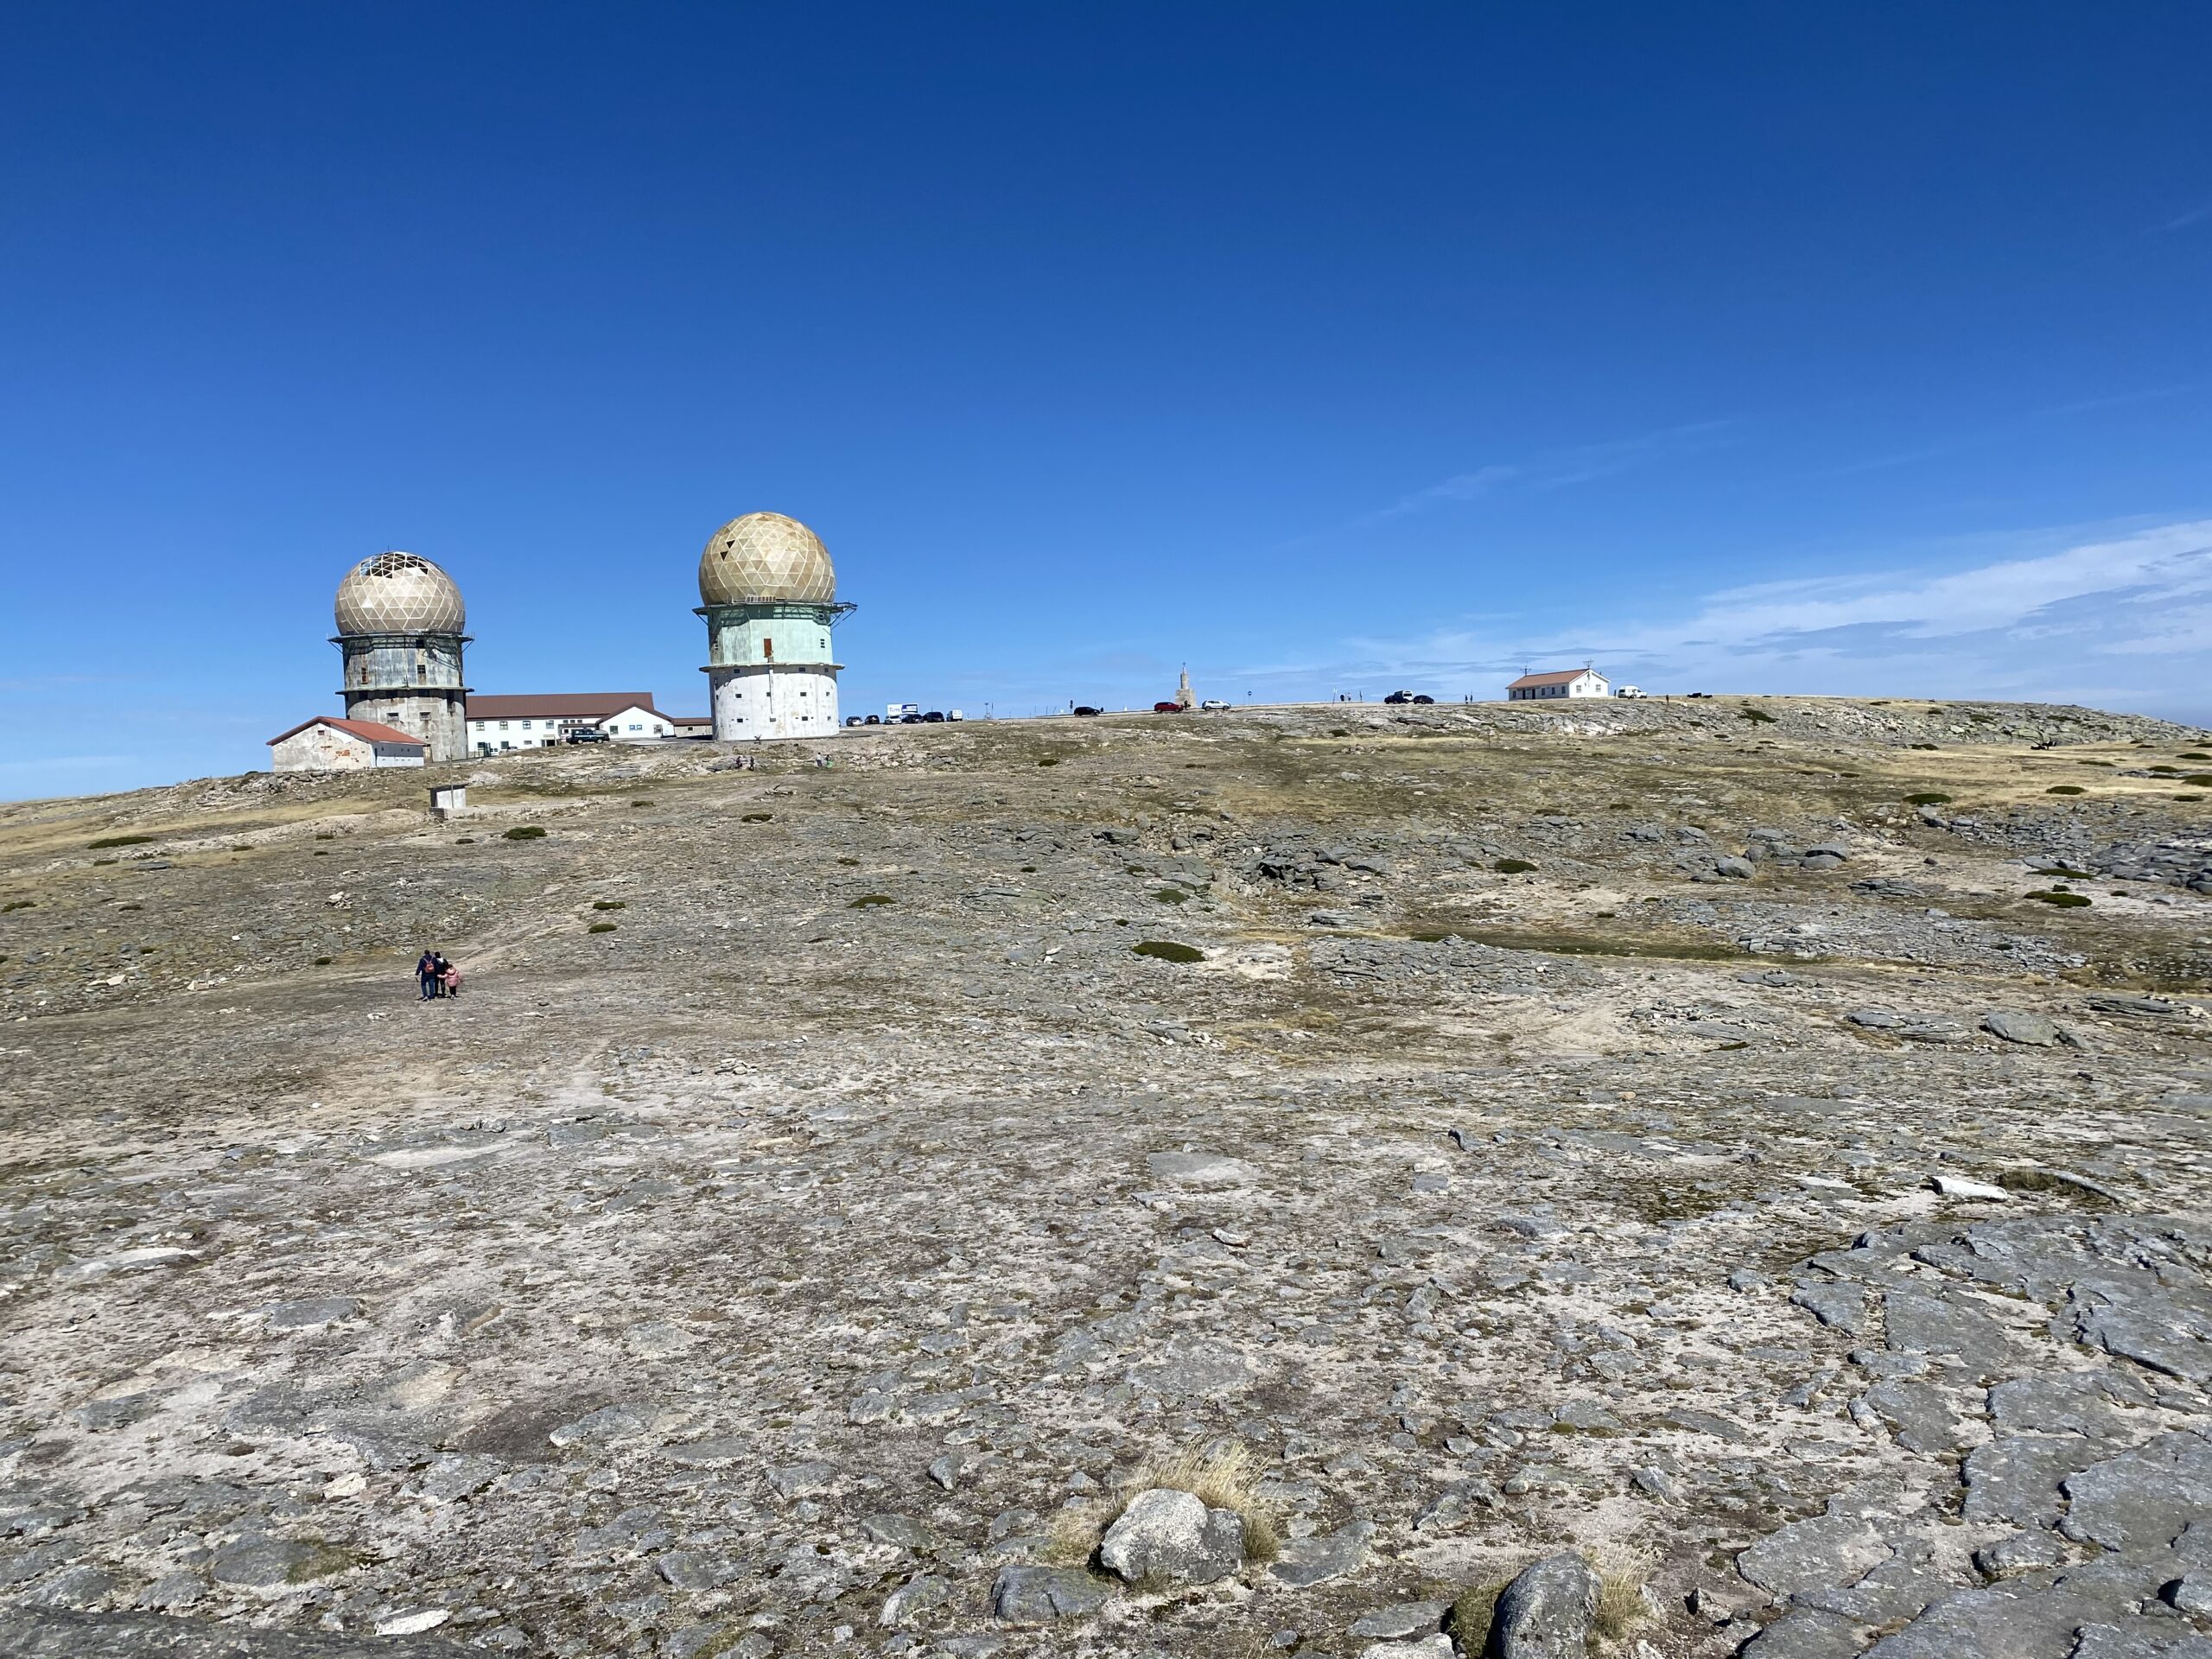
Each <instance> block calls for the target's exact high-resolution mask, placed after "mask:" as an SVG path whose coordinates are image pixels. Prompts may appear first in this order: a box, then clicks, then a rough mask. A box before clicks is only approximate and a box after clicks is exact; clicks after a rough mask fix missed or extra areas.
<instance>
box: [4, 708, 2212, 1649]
mask: <svg viewBox="0 0 2212 1659" xmlns="http://www.w3.org/2000/svg"><path fill="white" fill-rule="evenodd" d="M2200 745H2202V746H2204V747H2198V746H2200ZM739 759H747V760H754V761H755V762H756V764H754V765H753V766H749V767H748V766H739V765H737V764H736V761H737V760H739ZM2198 765H2204V766H2212V737H2208V736H2207V734H2202V733H2196V732H2191V731H2186V730H2182V729H2178V728H2172V727H2169V726H2164V725H2161V724H2159V723H2158V722H2155V721H2145V720H2139V719H2132V718H2128V717H2123V716H2112V715H2098V714H2095V713H2093V712H2091V711H2087V710H2082V709H2048V708H2024V707H2020V706H2017V705H1996V704H1989V705H1976V704H1956V703H1954V704H1947V705H1942V706H1931V705H1929V704H1926V703H1923V702H1886V703H1885V702H1844V701H1837V700H1812V699H1802V700H1800V699H1758V700H1747V699H1740V698H1720V699H1714V700H1710V701H1706V702H1675V703H1672V704H1662V703H1658V702H1645V703H1642V704H1601V705H1597V706H1595V707H1592V708H1587V709H1534V708H1526V707H1503V706H1498V705H1478V706H1471V707H1452V706H1446V707H1440V708H1433V709H1407V710H1400V709H1377V708H1375V707H1373V706H1356V705H1355V706H1333V705H1332V706H1323V707H1318V708H1315V707H1308V708H1302V709H1273V710H1243V711H1237V712H1236V713H1233V714H1230V715H1218V716H1199V715H1188V716H1182V717H1176V718H1168V717H1165V716H1154V715H1131V716H1126V717H1111V718H1108V719H1105V720H1101V721H1088V720H1086V721H1073V720H1065V719H1064V720H1053V721H1020V722H1008V723H1001V724H996V725H983V724H970V725H968V726H965V727H944V728H905V729H897V730H892V731H886V732H880V733H874V734H867V735H856V736H852V737H849V738H845V739H842V740H840V741H836V742H834V743H825V744H822V745H819V746H805V745H783V746H772V747H766V748H764V749H761V750H759V751H757V752H756V753H753V754H749V755H747V756H744V757H737V756H734V754H733V753H732V752H730V751H728V750H724V749H720V748H715V747H709V746H695V745H690V744H684V745H671V746H668V747H665V748H661V749H655V750H652V751H650V752H648V751H643V750H634V749H620V750H617V751H615V752H614V753H605V752H597V753H594V752H562V753H542V754H530V755H518V756H516V757H514V758H512V759H509V760H502V761H500V762H499V763H496V764H491V763H486V764H483V765H481V766H477V767H474V768H473V769H472V768H468V767H461V768H454V769H451V773H452V775H453V776H454V777H464V776H465V777H466V778H467V780H468V782H469V785H470V793H471V798H472V810H471V811H470V813H469V815H468V816H467V817H465V818H463V819H461V820H458V821H456V822H453V823H442V824H441V823H431V822H429V819H428V818H427V817H426V816H425V814H424V813H423V811H422V810H421V807H422V804H423V797H424V793H425V791H424V785H425V783H426V782H427V781H428V780H427V779H426V777H425V775H424V774H423V773H421V772H414V773H385V774H381V775H376V776H371V777H354V778H327V779H308V778H302V777H296V776H294V777H287V778H283V779H271V778H270V777H268V776H266V775H250V776H248V777H245V778H243V779H218V780H212V781H203V782H201V783H198V784H194V785H183V786H179V787H177V788H174V789H169V790H162V791H145V792H142V793H140V794H137V795H130V796H121V797H107V798H98V799H86V800H73V801H60V802H45V803H36V804H23V805H18V806H14V807H8V808H0V906H4V907H5V908H4V910H0V958H3V959H0V1109H4V1112H5V1123H6V1140H5V1142H4V1150H5V1157H6V1163H5V1165H4V1166H3V1167H0V1224H4V1229H5V1237H6V1240H7V1243H8V1249H7V1267H6V1271H5V1280H4V1294H5V1298H6V1300H5V1305H4V1307H5V1317H4V1329H5V1332H6V1338H5V1342H4V1345H0V1364H4V1367H5V1370H4V1373H0V1375H4V1380H5V1383H6V1388H5V1391H4V1395H0V1533H4V1536H0V1651H7V1652H22V1653H36V1654H55V1655H62V1654H69V1655H92V1654H101V1655H105V1654H127V1653H178V1654H225V1655H238V1656H277V1659H281V1656H292V1655H300V1656H308V1655H329V1656H367V1655H372V1654H379V1653H390V1654H392V1655H395V1656H429V1655H462V1654H467V1653H473V1652H489V1653H512V1654H524V1655H557V1656H586V1655H602V1654H624V1655H627V1654H641V1655H667V1656H688V1659H706V1656H713V1655H720V1654H728V1655H743V1656H747V1659H759V1656H766V1655H769V1654H794V1655H795V1654H821V1653H839V1652H842V1653H855V1654H860V1653H875V1652H883V1653H904V1654H912V1655H925V1654H931V1653H943V1654H949V1655H967V1656H982V1655H990V1654H1000V1655H1005V1656H1008V1659H1014V1656H1023V1655H1046V1654H1052V1655H1097V1656H1105V1655H1175V1656H1214V1655H1219V1656H1237V1659H1250V1656H1261V1655H1266V1654H1270V1653H1277V1652H1280V1653H1283V1654H1286V1655H1295V1654H1300V1653H1305V1654H1312V1655H1316V1656H1319V1655H1336V1656H1354V1655H1360V1654H1372V1655H1376V1656H1389V1655H1405V1656H1415V1655H1418V1656H1423V1659H1428V1656H1447V1655H1450V1654H1452V1653H1453V1652H1455V1651H1458V1652H1464V1653H1468V1654H1472V1653H1475V1652H1478V1651H1479V1650H1481V1649H1482V1648H1483V1646H1484V1641H1485V1633H1486V1632H1490V1631H1491V1617H1492V1614H1491V1598H1492V1597H1493V1595H1495V1593H1496V1592H1497V1589H1498V1587H1499V1586H1502V1585H1504V1584H1505V1583H1506V1582H1507V1581H1508V1580H1514V1579H1515V1578H1516V1574H1521V1573H1522V1569H1524V1568H1527V1567H1529V1565H1530V1564H1531V1563H1533V1562H1537V1561H1539V1560H1545V1562H1546V1565H1545V1567H1543V1568H1542V1569H1541V1571H1540V1572H1537V1573H1529V1574H1528V1575H1526V1576H1525V1577H1523V1578H1522V1579H1521V1580H1520V1581H1519V1582H1517V1583H1516V1584H1515V1585H1514V1586H1513V1588H1512V1590H1511V1591H1510V1592H1508V1593H1507V1594H1506V1595H1505V1596H1503V1597H1502V1598H1500V1599H1498V1600H1497V1610H1498V1611H1497V1630H1496V1631H1495V1632H1494V1633H1492V1641H1493V1647H1494V1649H1495V1650H1497V1651H1499V1652H1511V1653H1514V1654H1516V1655H1535V1654H1544V1655H1555V1654H1564V1653H1568V1652H1580V1651H1583V1650H1584V1638H1583V1637H1582V1635H1581V1632H1580V1625H1581V1624H1582V1623H1584V1622H1594V1624H1595V1626H1596V1629H1595V1630H1594V1631H1593V1632H1592V1635H1591V1636H1590V1637H1589V1639H1588V1650H1589V1651H1590V1652H1592V1653H1618V1654H1623V1655H1633V1656H1637V1659H1652V1656H1664V1659H1688V1656H1706V1655H1713V1656H1719V1655H1726V1654H1734V1653H1738V1652H1740V1653H1743V1654H1745V1655H1746V1656H1749V1659H1831V1656H1833V1659H1844V1656H1855V1655H1859V1654H1869V1655H1872V1656H1878V1659H1907V1656H1913V1659H2044V1656H2048V1659H2152V1656H2171V1659H2192V1656H2194V1659H2205V1656H2212V1640H2208V1634H2207V1633H2208V1632H2212V1402H2208V1398H2207V1395H2206V1393H2205V1389H2206V1388H2207V1386H2208V1385H2212V1282H2208V1278H2207V1274H2208V1271H2212V1223H2208V1221H2207V1219H2206V1215H2207V1204H2208V1198H2209V1197H2212V1164H2208V1157H2212V1022H2208V1020H2206V1018H2205V1013H2204V1009H2205V1007H2206V1006H2207V1000H2206V999H2207V994H2208V992H2212V815H2208V813H2207V812H2206V810H2205V804H2204V801H2205V795H2206V794H2212V775H2208V774H2200V773H2197V772H2196V771H2195V768H2196V766H2198ZM532 830H537V831H542V832H543V833H542V834H538V835H530V834H527V833H521V834H518V832H527V831H532ZM428 945H436V946H440V947H442V948H444V949H445V950H448V951H449V952H450V953H451V954H453V955H454V957H456V958H457V959H458V960H459V961H460V962H461V964H462V966H463V967H464V969H466V970H467V988H466V990H465V993H464V995H462V997H461V999H460V1000H458V1001H451V1002H435V1003H429V1004H423V1003H421V1002H419V1001H416V992H415V986H414V982H413V980H412V978H411V977H410V969H411V966H412V963H413V962H414V960H415V957H416V954H417V953H418V952H419V951H420V950H422V949H423V948H424V947H425V946H428ZM1238 1448H1241V1451H1239V1450H1238ZM1140 1493H1141V1494H1143V1496H1142V1497H1138V1494H1140ZM1186 1494H1188V1496H1186ZM1133 1497H1135V1498H1136V1500H1137V1501H1136V1502H1135V1504H1133V1505H1130V1500H1131V1499H1132V1498H1133ZM1124 1505H1130V1507H1129V1509H1128V1515H1127V1516H1123V1517H1122V1520H1121V1521H1120V1522H1116V1516H1120V1515H1121V1512H1122V1509H1123V1506H1124ZM1109 1523H1114V1524H1115V1525H1116V1531H1111V1532H1109ZM1102 1541H1103V1546H1104V1547H1103V1548H1102V1547H1101V1546H1102ZM1575 1554H1580V1556H1581V1557H1582V1558H1583V1560H1586V1561H1588V1562H1589V1563H1591V1564H1592V1566H1594V1567H1595V1568H1596V1570H1597V1572H1598V1573H1599V1574H1601V1575H1602V1585H1601V1584H1600V1581H1599V1580H1598V1579H1593V1578H1590V1577H1589V1575H1588V1574H1587V1573H1585V1570H1584V1567H1583V1566H1582V1564H1581V1562H1580V1561H1577V1560H1575V1559H1574V1555H1575ZM1585 1592H1587V1597H1586V1599H1587V1600H1588V1601H1591V1602H1594V1603H1595V1604H1596V1612H1595V1614H1594V1616H1593V1615H1592V1612H1591V1611H1590V1608H1589V1607H1588V1606H1586V1605H1583V1606H1573V1605H1568V1604H1573V1603H1576V1602H1577V1600H1578V1599H1580V1598H1584V1597H1585ZM1455 1604H1456V1605H1455ZM1562 1607H1564V1608H1565V1609H1566V1611H1564V1612H1561V1611H1559V1610H1560V1608H1562ZM1546 1620H1549V1621H1550V1623H1549V1624H1545V1622H1544V1621H1546ZM1509 1626H1510V1627H1512V1628H1511V1629H1509V1628H1508V1627H1509ZM1516 1631H1517V1632H1519V1634H1516ZM1516 1643H1519V1645H1517V1646H1516V1645H1515V1644H1516ZM1542 1643H1549V1644H1550V1645H1542Z"/></svg>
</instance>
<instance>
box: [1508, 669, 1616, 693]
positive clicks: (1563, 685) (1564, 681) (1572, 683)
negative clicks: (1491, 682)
mask: <svg viewBox="0 0 2212 1659" xmlns="http://www.w3.org/2000/svg"><path fill="white" fill-rule="evenodd" d="M1505 695H1506V696H1507V698H1508V699H1509V700H1510V701H1511V702H1533V701H1535V700H1536V699H1538V698H1550V697H1610V696H1612V695H1613V688H1612V686H1611V683H1608V682H1607V680H1606V678H1605V676H1604V675H1602V674H1600V673H1599V671H1597V670H1596V669H1594V668H1591V667H1589V666H1587V665H1585V666H1584V667H1581V668H1562V669H1558V670H1555V671H1551V672H1548V673H1543V674H1523V675H1522V677H1520V678H1519V679H1517V680H1516V681H1514V682H1513V683H1512V684H1510V685H1509V686H1507V687H1506V688H1505Z"/></svg>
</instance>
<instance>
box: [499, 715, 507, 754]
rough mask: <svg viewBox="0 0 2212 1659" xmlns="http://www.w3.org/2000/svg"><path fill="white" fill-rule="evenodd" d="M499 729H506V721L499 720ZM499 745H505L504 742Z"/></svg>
mask: <svg viewBox="0 0 2212 1659" xmlns="http://www.w3.org/2000/svg"><path fill="white" fill-rule="evenodd" d="M499 729H500V730H501V731H503V732H504V731H505V730H506V729H507V722H506V721H504V720H503V721H500V722H499ZM499 747H502V748H505V747H506V746H505V744H501V745H500V746H499Z"/></svg>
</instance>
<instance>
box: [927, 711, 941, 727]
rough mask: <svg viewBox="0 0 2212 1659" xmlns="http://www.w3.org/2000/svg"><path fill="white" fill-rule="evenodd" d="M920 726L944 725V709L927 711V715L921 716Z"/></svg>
mask: <svg viewBox="0 0 2212 1659" xmlns="http://www.w3.org/2000/svg"><path fill="white" fill-rule="evenodd" d="M922 724H923V725H925V726H942V725H944V709H931V710H930V711H929V713H927V714H926V715H923V716H922Z"/></svg>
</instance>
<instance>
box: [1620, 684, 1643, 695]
mask: <svg viewBox="0 0 2212 1659" xmlns="http://www.w3.org/2000/svg"><path fill="white" fill-rule="evenodd" d="M1613 695H1614V696H1617V697H1640V696H1643V687H1642V686H1640V685H1617V686H1615V687H1614V688H1613Z"/></svg>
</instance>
